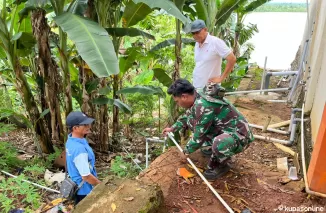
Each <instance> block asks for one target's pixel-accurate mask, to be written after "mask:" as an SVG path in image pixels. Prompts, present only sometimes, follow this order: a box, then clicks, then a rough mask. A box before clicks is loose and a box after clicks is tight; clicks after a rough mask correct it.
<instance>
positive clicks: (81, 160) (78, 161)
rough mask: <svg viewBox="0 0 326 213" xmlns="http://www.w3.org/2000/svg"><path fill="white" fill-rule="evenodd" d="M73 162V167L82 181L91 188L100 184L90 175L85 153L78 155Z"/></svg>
mask: <svg viewBox="0 0 326 213" xmlns="http://www.w3.org/2000/svg"><path fill="white" fill-rule="evenodd" d="M73 162H74V163H75V166H76V168H77V170H78V172H79V174H80V175H81V176H82V179H83V180H84V181H86V182H87V183H89V184H91V185H93V186H95V185H97V184H99V183H101V181H100V180H99V179H97V177H95V176H94V175H92V174H91V171H90V168H89V167H90V166H89V163H88V154H87V153H80V154H79V155H77V156H76V157H75V159H74V161H73Z"/></svg>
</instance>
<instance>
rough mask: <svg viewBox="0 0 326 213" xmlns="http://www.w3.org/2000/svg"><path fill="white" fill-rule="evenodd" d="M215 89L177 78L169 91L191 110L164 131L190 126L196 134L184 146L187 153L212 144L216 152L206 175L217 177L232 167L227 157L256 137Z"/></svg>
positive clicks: (213, 178)
mask: <svg viewBox="0 0 326 213" xmlns="http://www.w3.org/2000/svg"><path fill="white" fill-rule="evenodd" d="M215 86H216V87H215V88H219V86H218V85H215ZM211 92H212V91H211V90H208V89H207V87H205V88H204V89H198V90H197V91H196V90H195V88H194V87H193V86H192V84H191V83H190V82H189V81H187V80H185V79H178V80H176V81H175V82H174V83H173V84H172V85H171V86H170V87H169V89H168V93H169V94H170V95H172V96H173V99H174V100H175V102H176V103H177V104H178V105H179V106H180V107H183V108H186V109H187V111H186V113H185V114H184V115H182V116H180V117H179V119H178V121H177V122H176V123H175V124H174V125H173V126H172V127H170V128H165V129H164V130H163V133H164V134H166V133H167V132H176V131H179V130H181V129H184V128H189V129H190V130H191V131H192V132H193V136H192V138H191V139H190V140H189V141H188V143H187V145H186V147H185V149H184V153H185V154H190V153H193V152H194V151H196V150H197V149H199V148H200V147H201V146H202V145H203V144H209V145H211V146H212V154H211V157H210V160H209V163H208V166H207V167H208V169H207V170H206V171H205V172H204V176H205V177H206V178H207V179H209V180H215V179H217V178H218V177H220V176H222V175H224V174H226V173H227V172H228V171H229V170H230V167H229V166H228V165H227V163H226V162H227V160H228V159H230V157H231V156H233V155H235V154H237V153H240V152H242V151H243V150H244V149H245V148H246V147H247V146H248V144H249V143H251V142H252V141H253V140H254V138H253V135H252V133H251V131H250V129H249V126H248V122H247V120H246V119H245V118H244V117H243V115H242V114H241V113H240V112H239V111H238V110H237V109H236V108H235V107H234V106H233V105H232V104H231V103H230V102H229V101H227V100H226V99H225V98H223V96H221V95H217V94H211Z"/></svg>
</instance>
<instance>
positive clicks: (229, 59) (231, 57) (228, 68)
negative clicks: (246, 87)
mask: <svg viewBox="0 0 326 213" xmlns="http://www.w3.org/2000/svg"><path fill="white" fill-rule="evenodd" d="M225 59H226V61H227V62H226V66H225V69H224V72H223V74H222V75H221V76H219V77H214V78H210V79H209V80H208V82H214V83H221V82H222V81H224V79H225V78H226V77H228V76H229V74H230V73H231V71H232V70H233V67H234V65H235V63H236V61H237V58H236V57H235V56H234V54H233V52H231V53H230V54H229V55H228V56H226V58H225Z"/></svg>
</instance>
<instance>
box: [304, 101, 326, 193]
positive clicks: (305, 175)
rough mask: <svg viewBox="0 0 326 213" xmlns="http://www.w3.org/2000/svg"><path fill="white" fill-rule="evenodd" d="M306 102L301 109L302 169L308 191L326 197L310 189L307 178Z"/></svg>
mask: <svg viewBox="0 0 326 213" xmlns="http://www.w3.org/2000/svg"><path fill="white" fill-rule="evenodd" d="M303 117H304V103H303V104H302V111H301V162H302V170H303V179H304V183H305V188H306V192H307V193H308V194H311V195H316V196H320V197H326V194H322V193H320V192H315V191H312V190H310V189H309V185H308V179H307V168H306V158H305V150H304V119H303Z"/></svg>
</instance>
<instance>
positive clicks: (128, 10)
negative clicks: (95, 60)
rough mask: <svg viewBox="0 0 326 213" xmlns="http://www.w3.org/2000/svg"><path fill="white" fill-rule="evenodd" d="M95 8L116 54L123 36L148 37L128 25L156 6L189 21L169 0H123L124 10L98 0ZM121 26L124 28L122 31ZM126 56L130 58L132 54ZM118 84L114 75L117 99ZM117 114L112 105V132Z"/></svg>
mask: <svg viewBox="0 0 326 213" xmlns="http://www.w3.org/2000/svg"><path fill="white" fill-rule="evenodd" d="M95 8H96V11H97V14H98V20H99V23H100V25H101V26H104V27H106V28H107V30H108V32H109V33H110V34H111V35H112V40H113V46H114V48H115V53H116V55H117V56H118V54H119V48H120V44H121V41H122V40H123V36H125V35H132V36H137V35H140V34H142V35H143V36H147V37H149V35H148V34H145V33H143V32H140V31H139V30H129V29H130V27H132V26H134V25H136V24H137V23H138V22H139V21H141V20H143V19H144V18H146V16H147V15H148V14H150V13H151V12H152V11H153V10H154V9H156V8H160V9H163V10H165V11H166V12H167V13H169V14H171V15H173V16H175V17H176V18H178V19H180V20H181V21H182V22H184V23H187V22H189V20H188V19H187V18H186V17H185V16H184V15H183V14H182V13H181V11H180V10H179V9H178V8H177V7H176V5H175V4H174V3H173V2H171V1H169V0H156V1H150V0H133V1H131V0H129V1H126V2H125V7H124V10H122V5H121V4H119V3H116V2H115V1H104V0H98V1H97V2H96V4H95ZM121 28H122V29H121ZM123 28H125V31H124V32H123ZM128 58H129V59H130V58H132V56H130V57H128ZM123 60H125V59H123ZM119 85H121V75H116V76H114V78H113V98H114V99H118V95H119V94H117V91H118V90H119V87H120V86H119ZM118 116H119V113H118V108H117V107H114V110H113V132H118V127H119V123H118V121H119V119H118Z"/></svg>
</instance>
